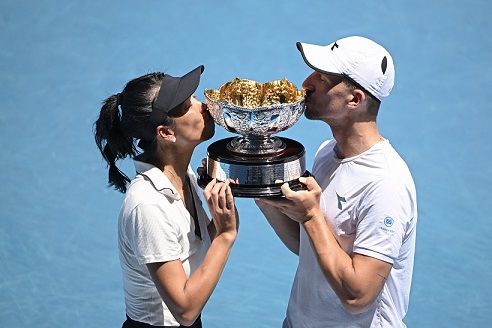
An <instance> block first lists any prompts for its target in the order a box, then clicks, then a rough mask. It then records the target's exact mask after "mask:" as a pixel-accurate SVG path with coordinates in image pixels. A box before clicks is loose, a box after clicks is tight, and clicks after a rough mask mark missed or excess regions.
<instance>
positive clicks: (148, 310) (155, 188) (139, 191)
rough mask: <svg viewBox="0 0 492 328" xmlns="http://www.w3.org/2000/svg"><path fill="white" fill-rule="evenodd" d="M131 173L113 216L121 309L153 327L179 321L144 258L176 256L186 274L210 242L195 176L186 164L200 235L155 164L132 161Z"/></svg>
mask: <svg viewBox="0 0 492 328" xmlns="http://www.w3.org/2000/svg"><path fill="white" fill-rule="evenodd" d="M134 164H135V168H136V171H137V176H136V178H135V179H134V180H133V181H132V182H131V184H130V186H129V187H128V190H127V192H126V195H125V199H124V201H123V205H122V206H121V211H120V215H119V219H118V246H119V256H120V264H121V268H122V273H123V288H124V293H125V304H126V312H127V314H128V316H129V317H130V318H132V319H133V320H136V321H140V322H144V323H147V324H150V325H154V326H171V327H172V326H179V323H178V322H177V321H176V319H174V317H173V316H172V314H171V312H170V311H169V309H168V307H167V306H166V304H165V303H164V302H163V300H162V298H161V296H160V295H159V292H158V291H157V289H156V287H155V285H154V282H153V280H152V278H151V276H150V274H149V271H148V270H147V267H146V264H147V263H155V262H166V261H172V260H177V259H179V260H181V262H182V263H183V268H184V270H185V272H186V276H187V277H188V278H189V277H190V275H191V274H193V272H195V270H196V269H197V267H198V266H199V265H200V264H201V263H202V261H203V259H204V258H205V254H206V252H207V250H208V249H209V247H210V237H209V235H208V231H207V223H206V222H207V221H206V217H207V215H206V213H205V211H204V209H203V206H202V203H201V200H200V196H199V193H198V185H197V183H196V177H195V175H194V173H193V171H192V169H191V168H190V167H188V177H189V178H190V181H191V185H192V188H191V189H192V193H193V198H194V201H195V207H196V212H197V215H198V222H199V225H200V231H201V235H202V239H200V238H199V237H198V236H196V235H195V223H194V220H193V217H192V216H191V215H190V213H189V212H188V211H187V209H186V207H185V206H184V203H183V201H182V200H181V197H180V195H179V193H178V192H177V191H176V189H175V188H174V186H173V185H172V183H171V182H170V181H169V179H168V178H167V177H166V176H165V175H164V173H163V172H162V171H161V170H160V169H158V168H157V167H155V166H153V165H151V164H148V163H144V162H139V161H134Z"/></svg>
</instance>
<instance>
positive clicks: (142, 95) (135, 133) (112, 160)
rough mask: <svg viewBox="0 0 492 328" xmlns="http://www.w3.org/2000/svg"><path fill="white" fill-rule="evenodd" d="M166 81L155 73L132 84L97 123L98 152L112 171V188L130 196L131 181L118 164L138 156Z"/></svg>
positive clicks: (105, 108) (110, 99)
mask: <svg viewBox="0 0 492 328" xmlns="http://www.w3.org/2000/svg"><path fill="white" fill-rule="evenodd" d="M162 78H163V74H162V73H151V74H147V75H144V76H141V77H139V78H136V79H133V80H131V81H130V82H128V83H127V85H126V86H125V88H124V89H123V91H122V92H121V94H116V95H112V96H110V97H108V98H107V99H106V100H105V101H104V102H103V105H102V107H101V110H100V113H99V118H98V119H97V121H96V122H95V123H94V138H95V141H96V145H97V148H99V151H100V152H101V154H102V156H103V158H104V160H105V161H106V163H107V164H108V167H109V172H108V182H109V185H110V186H113V187H114V188H115V189H116V190H118V191H120V192H122V193H124V192H126V188H127V185H128V183H129V182H130V179H129V178H128V176H127V175H125V174H124V173H123V172H122V171H121V170H120V169H119V168H118V167H117V166H116V161H117V160H121V159H124V158H126V157H134V156H136V155H137V154H138V151H137V148H136V147H135V142H136V140H138V139H139V136H140V135H141V134H142V130H143V128H144V126H145V122H146V120H147V119H148V118H149V116H150V114H151V112H152V103H153V101H154V98H155V96H156V92H157V91H158V90H159V87H160V85H161V83H162ZM120 108H121V113H120ZM152 144H153V142H151V143H147V144H146V146H145V151H148V150H149V151H151V148H152Z"/></svg>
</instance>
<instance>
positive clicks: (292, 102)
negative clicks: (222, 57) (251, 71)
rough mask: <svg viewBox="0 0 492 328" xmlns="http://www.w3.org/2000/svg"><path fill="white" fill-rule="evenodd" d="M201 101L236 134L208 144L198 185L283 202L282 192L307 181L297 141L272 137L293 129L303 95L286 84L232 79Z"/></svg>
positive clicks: (278, 81) (216, 121) (297, 187)
mask: <svg viewBox="0 0 492 328" xmlns="http://www.w3.org/2000/svg"><path fill="white" fill-rule="evenodd" d="M205 100H206V104H207V108H208V110H209V111H210V114H211V116H212V117H213V119H214V121H215V123H217V124H218V125H220V126H222V127H223V128H224V129H226V130H227V131H229V132H232V133H235V134H239V136H237V137H233V138H226V139H222V140H219V141H216V142H214V143H212V144H211V145H210V146H209V147H208V149H207V172H206V173H204V174H202V175H201V176H200V177H199V179H198V183H199V185H200V186H202V187H204V186H205V185H206V184H207V183H208V182H209V181H210V180H212V179H213V178H216V179H218V180H221V181H225V180H227V179H232V180H233V181H235V182H236V183H235V184H231V188H232V192H233V194H234V196H236V197H274V196H283V195H282V192H281V190H280V187H281V186H282V184H283V183H284V182H288V183H289V185H290V186H291V188H292V189H294V190H297V189H302V188H304V186H303V185H302V184H301V183H300V182H299V181H298V179H299V177H301V176H309V175H310V173H309V172H307V171H306V168H305V165H306V164H305V150H304V147H303V146H302V145H301V144H300V143H299V142H297V141H294V140H291V139H287V138H284V137H275V136H272V135H273V134H275V133H278V132H281V131H285V130H286V129H288V128H290V127H291V126H292V125H294V124H295V123H296V122H297V121H298V120H299V118H300V117H301V116H302V114H303V113H304V110H305V92H304V91H303V90H298V89H297V88H296V86H295V85H294V84H293V83H291V82H289V81H288V80H287V79H285V78H284V79H282V80H275V81H271V82H266V83H263V84H262V83H259V82H256V81H252V80H246V79H239V78H235V79H233V80H232V81H229V82H227V83H225V84H224V85H222V86H221V87H220V89H219V90H209V89H206V90H205Z"/></svg>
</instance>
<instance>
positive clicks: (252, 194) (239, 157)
mask: <svg viewBox="0 0 492 328" xmlns="http://www.w3.org/2000/svg"><path fill="white" fill-rule="evenodd" d="M277 138H279V139H281V140H282V142H283V143H285V145H286V147H285V148H284V149H283V150H281V151H279V152H276V153H273V154H262V155H248V154H238V153H235V152H232V151H230V150H229V149H228V147H227V146H228V144H229V143H230V142H231V141H232V140H233V139H234V138H226V139H222V140H219V141H216V142H214V143H212V144H211V145H210V146H209V147H208V149H207V172H206V173H204V174H202V175H201V176H200V177H199V178H198V185H199V186H200V187H202V188H205V186H206V185H207V184H208V183H209V182H210V181H211V180H212V179H217V180H221V181H225V180H228V179H232V180H233V181H235V182H236V183H235V184H232V183H231V190H232V193H233V195H234V196H235V197H245V198H257V197H282V196H283V194H282V190H281V189H280V188H281V187H282V185H283V184H284V183H285V182H287V183H288V184H289V186H290V188H291V189H292V190H301V189H305V185H303V184H302V183H300V182H299V178H300V177H308V176H311V174H310V173H309V172H308V171H306V163H305V162H306V160H305V153H306V152H305V149H304V146H302V145H301V144H300V143H299V142H297V141H295V140H291V139H287V138H282V137H277Z"/></svg>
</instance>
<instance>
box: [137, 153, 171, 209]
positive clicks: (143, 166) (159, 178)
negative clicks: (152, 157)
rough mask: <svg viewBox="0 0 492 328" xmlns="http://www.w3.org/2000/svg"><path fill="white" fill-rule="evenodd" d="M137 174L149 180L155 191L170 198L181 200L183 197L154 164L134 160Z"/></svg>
mask: <svg viewBox="0 0 492 328" xmlns="http://www.w3.org/2000/svg"><path fill="white" fill-rule="evenodd" d="M133 163H134V165H135V170H136V171H137V174H140V175H142V176H143V177H144V178H146V179H148V180H149V181H150V183H151V184H152V186H153V187H154V188H155V190H156V191H157V192H159V193H161V194H163V195H165V196H166V197H168V198H171V199H174V200H180V199H181V196H180V195H179V193H178V192H177V190H176V188H174V186H173V184H172V183H171V181H169V179H168V178H167V177H166V175H165V174H164V173H163V172H162V171H161V170H160V169H158V168H157V167H155V166H154V165H152V164H149V163H145V162H141V161H137V160H133Z"/></svg>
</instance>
